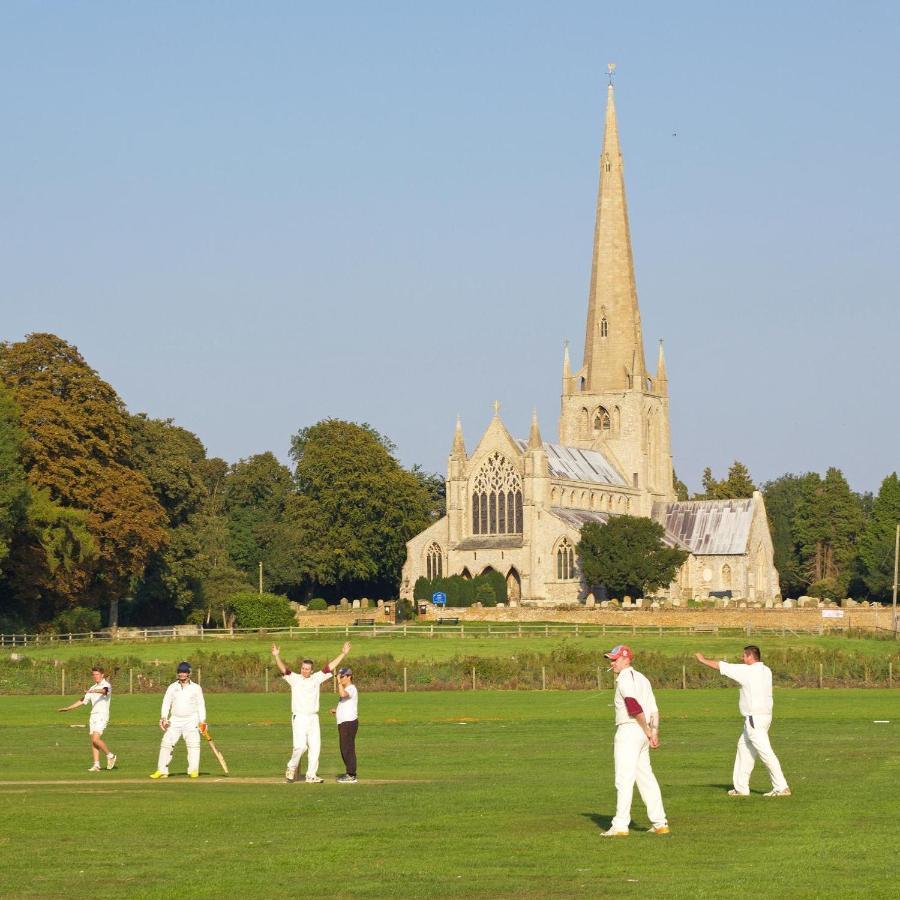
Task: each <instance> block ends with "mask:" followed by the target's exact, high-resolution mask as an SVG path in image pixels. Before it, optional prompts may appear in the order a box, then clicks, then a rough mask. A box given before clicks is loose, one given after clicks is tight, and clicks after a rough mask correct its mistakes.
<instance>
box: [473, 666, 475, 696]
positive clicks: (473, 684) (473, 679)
mask: <svg viewBox="0 0 900 900" xmlns="http://www.w3.org/2000/svg"><path fill="white" fill-rule="evenodd" d="M472 690H473V691H474V690H475V666H472Z"/></svg>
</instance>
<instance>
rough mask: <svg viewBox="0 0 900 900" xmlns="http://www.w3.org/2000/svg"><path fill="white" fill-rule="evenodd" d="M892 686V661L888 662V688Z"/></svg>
mask: <svg viewBox="0 0 900 900" xmlns="http://www.w3.org/2000/svg"><path fill="white" fill-rule="evenodd" d="M893 686H894V661H893V660H892V659H891V660H888V687H889V688H892V687H893Z"/></svg>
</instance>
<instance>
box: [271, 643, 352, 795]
mask: <svg viewBox="0 0 900 900" xmlns="http://www.w3.org/2000/svg"><path fill="white" fill-rule="evenodd" d="M349 652H350V641H347V642H346V643H345V644H344V646H343V648H342V649H341V652H340V653H339V654H338V655H337V656H336V657H335V658H334V659H333V660H331V662H330V663H328V665H326V666H325V668H323V669H321V670H320V671H318V672H313V665H314V664H313V661H312V660H311V659H304V660H303V662H302V663H301V664H300V671H299V672H293V671H291V669H289V668H288V667H287V666H286V665H285V664H284V661H283V660H282V659H281V651H280V650H279V649H278V647H276V646H275V644H272V656H274V657H275V664H276V665H277V666H278V671H279V672H281V675H282V677H283V678H284V680H285V681H286V682H287V683H288V684H289V685H290V688H291V731H292V733H293V752H292V753H291V758H290V759H289V760H288V764H287V769H285V772H284V779H285V781H287V782H289V783H292V782H294V781H296V780H297V769H298V768H299V766H300V758H301V757H302V756H303V754H304V753H306V751H307V750H308V751H309V753H308V755H307V757H306V781H307V783H308V784H321V783H322V781H323V779H321V778H319V774H318V772H319V754H320V753H321V750H322V735H321V731H320V730H319V687H320V686H321V685H322V684H324V683H325V682H326V681H329V680H330V679H331V677H332V674H331V673H332V672H333V671H334V670H335V669H337V667H338V666H339V665H340V664H341V662H342V661H343V659H344V657H345V656H346V655H347V654H348V653H349Z"/></svg>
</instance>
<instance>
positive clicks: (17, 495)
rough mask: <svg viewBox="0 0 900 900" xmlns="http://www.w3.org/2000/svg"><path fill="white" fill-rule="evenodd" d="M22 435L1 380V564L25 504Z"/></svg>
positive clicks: (25, 482) (13, 403) (10, 398)
mask: <svg viewBox="0 0 900 900" xmlns="http://www.w3.org/2000/svg"><path fill="white" fill-rule="evenodd" d="M24 437H25V435H24V433H23V432H22V429H21V428H19V410H18V407H17V406H16V404H15V401H14V400H13V398H12V397H11V396H10V393H9V391H8V390H7V389H6V388H5V387H4V386H3V383H2V382H0V566H2V565H3V560H4V559H6V557H7V555H8V554H9V548H10V544H11V542H12V537H13V534H14V532H15V531H16V529H17V528H19V527H20V526H21V525H22V523H23V522H24V521H25V512H26V509H27V508H28V481H27V479H26V477H25V467H24V466H23V465H22V459H21V453H22V441H23V440H24Z"/></svg>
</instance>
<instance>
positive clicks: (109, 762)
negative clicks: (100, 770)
mask: <svg viewBox="0 0 900 900" xmlns="http://www.w3.org/2000/svg"><path fill="white" fill-rule="evenodd" d="M118 758H119V757H118V756H116V754H115V753H110V754H109V756H107V757H106V768H107V769H114V768H115V767H116V760H117V759H118Z"/></svg>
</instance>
